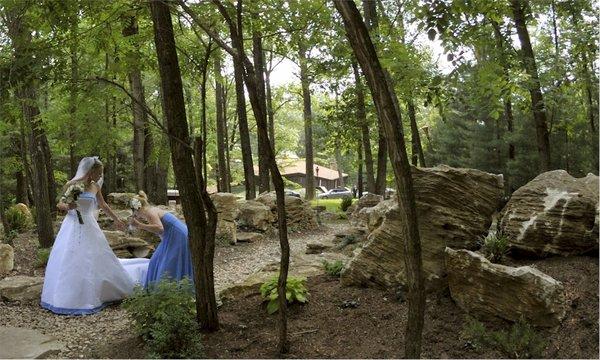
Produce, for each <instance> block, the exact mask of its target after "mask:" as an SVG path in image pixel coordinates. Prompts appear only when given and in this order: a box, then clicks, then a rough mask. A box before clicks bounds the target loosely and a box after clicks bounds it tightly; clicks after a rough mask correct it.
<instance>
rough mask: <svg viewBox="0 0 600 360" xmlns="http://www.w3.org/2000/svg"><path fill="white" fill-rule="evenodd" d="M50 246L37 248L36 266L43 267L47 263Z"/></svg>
mask: <svg viewBox="0 0 600 360" xmlns="http://www.w3.org/2000/svg"><path fill="white" fill-rule="evenodd" d="M51 251H52V248H39V249H37V258H36V261H35V266H36V267H45V266H46V264H48V258H49V257H50V252H51Z"/></svg>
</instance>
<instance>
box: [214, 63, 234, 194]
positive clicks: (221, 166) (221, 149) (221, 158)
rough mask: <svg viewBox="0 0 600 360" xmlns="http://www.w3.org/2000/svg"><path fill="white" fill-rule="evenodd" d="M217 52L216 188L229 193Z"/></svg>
mask: <svg viewBox="0 0 600 360" xmlns="http://www.w3.org/2000/svg"><path fill="white" fill-rule="evenodd" d="M219 55H220V54H219V52H217V54H215V59H214V74H215V104H216V106H215V110H216V113H217V117H216V122H217V162H218V168H217V188H218V190H219V192H231V188H230V180H229V173H228V166H227V156H226V149H227V131H226V128H227V124H226V119H225V90H224V85H223V76H222V74H221V59H220V58H219Z"/></svg>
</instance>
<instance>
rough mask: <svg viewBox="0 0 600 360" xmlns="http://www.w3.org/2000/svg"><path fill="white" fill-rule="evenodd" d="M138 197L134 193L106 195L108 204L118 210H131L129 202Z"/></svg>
mask: <svg viewBox="0 0 600 360" xmlns="http://www.w3.org/2000/svg"><path fill="white" fill-rule="evenodd" d="M136 195H137V194H134V193H110V194H108V195H106V202H107V203H108V204H110V205H111V207H114V208H116V209H121V210H123V209H129V200H131V198H132V197H134V196H136Z"/></svg>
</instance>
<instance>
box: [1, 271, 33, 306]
mask: <svg viewBox="0 0 600 360" xmlns="http://www.w3.org/2000/svg"><path fill="white" fill-rule="evenodd" d="M43 285H44V278H43V277H41V276H24V275H17V276H11V277H7V278H4V279H2V280H0V299H2V300H4V301H39V300H40V297H41V296H42V286H43Z"/></svg>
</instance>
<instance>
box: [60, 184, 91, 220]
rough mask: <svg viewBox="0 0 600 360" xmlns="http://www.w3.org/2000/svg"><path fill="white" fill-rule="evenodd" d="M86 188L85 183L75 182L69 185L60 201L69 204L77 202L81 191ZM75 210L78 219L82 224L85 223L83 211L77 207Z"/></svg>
mask: <svg viewBox="0 0 600 360" xmlns="http://www.w3.org/2000/svg"><path fill="white" fill-rule="evenodd" d="M84 190H85V186H84V185H83V183H80V182H76V183H73V184H71V185H69V187H68V188H67V190H66V191H65V193H64V194H63V195H62V196H61V197H60V201H61V202H63V203H65V204H67V205H71V204H75V202H77V199H78V198H79V195H81V193H82V192H83V191H84ZM75 212H76V213H77V220H79V223H80V224H83V218H82V217H81V213H80V212H79V210H77V209H75Z"/></svg>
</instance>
